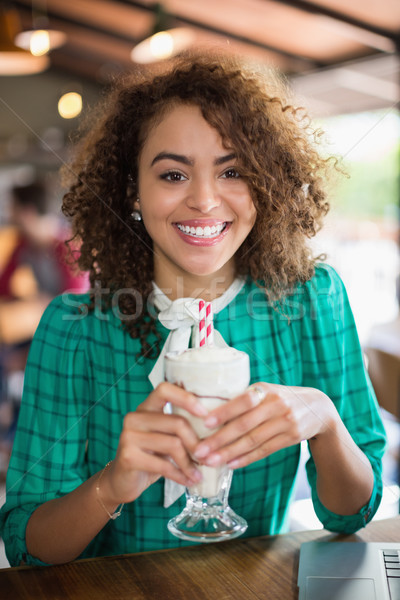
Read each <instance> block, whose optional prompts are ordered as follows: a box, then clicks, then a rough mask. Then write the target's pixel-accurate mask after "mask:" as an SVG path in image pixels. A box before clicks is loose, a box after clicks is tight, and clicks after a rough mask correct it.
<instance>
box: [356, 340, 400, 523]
mask: <svg viewBox="0 0 400 600" xmlns="http://www.w3.org/2000/svg"><path fill="white" fill-rule="evenodd" d="M364 353H365V356H366V358H367V367H368V373H369V376H370V378H371V382H372V385H373V388H374V390H375V394H376V398H377V400H378V403H379V406H380V407H381V408H383V409H384V410H385V411H387V412H388V413H390V414H391V415H393V416H394V418H395V419H396V421H397V427H395V428H394V429H393V431H391V432H390V431H389V429H388V428H387V425H388V424H391V425H395V423H389V422H388V424H387V425H386V426H385V427H386V431H387V433H388V449H387V455H388V456H387V460H389V463H391V464H392V466H393V469H394V471H395V472H394V478H395V483H396V484H397V485H398V486H400V434H399V431H400V356H398V355H397V354H391V353H389V352H385V351H384V350H381V349H380V348H374V347H371V346H367V347H365V348H364ZM393 432H394V435H393ZM389 433H391V435H389ZM398 510H399V512H400V499H399V506H398Z"/></svg>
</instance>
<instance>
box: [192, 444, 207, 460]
mask: <svg viewBox="0 0 400 600" xmlns="http://www.w3.org/2000/svg"><path fill="white" fill-rule="evenodd" d="M209 452H210V448H209V447H208V446H199V447H198V448H197V450H196V452H195V453H194V455H195V457H196V458H204V457H205V456H207V454H208V453H209Z"/></svg>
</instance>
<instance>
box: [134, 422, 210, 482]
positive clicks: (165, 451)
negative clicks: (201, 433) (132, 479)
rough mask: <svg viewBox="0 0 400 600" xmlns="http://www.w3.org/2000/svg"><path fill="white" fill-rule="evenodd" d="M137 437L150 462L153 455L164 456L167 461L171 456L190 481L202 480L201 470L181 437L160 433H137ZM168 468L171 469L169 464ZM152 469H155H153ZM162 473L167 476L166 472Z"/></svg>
mask: <svg viewBox="0 0 400 600" xmlns="http://www.w3.org/2000/svg"><path fill="white" fill-rule="evenodd" d="M135 437H136V443H137V444H138V445H139V447H140V449H141V451H142V452H145V453H147V455H148V456H149V457H150V458H149V459H148V460H149V462H150V463H151V461H152V458H153V457H157V458H160V457H162V458H163V459H164V460H166V462H170V458H171V459H172V460H173V462H174V463H175V464H174V465H173V466H174V467H175V468H176V469H178V470H179V471H181V472H182V473H183V474H184V476H185V477H186V479H187V480H188V481H191V482H193V483H194V482H199V481H200V480H201V473H200V471H199V470H198V469H197V468H196V466H195V464H194V463H193V461H192V460H191V458H190V456H189V454H188V452H187V451H186V448H185V447H184V445H183V443H182V441H181V440H180V439H179V438H177V437H174V436H171V435H160V434H158V433H150V434H149V433H147V434H139V436H138V435H137V434H135ZM168 469H169V470H170V467H169V466H168ZM151 470H152V471H153V469H151ZM161 474H162V475H164V476H165V473H164V472H162V473H161Z"/></svg>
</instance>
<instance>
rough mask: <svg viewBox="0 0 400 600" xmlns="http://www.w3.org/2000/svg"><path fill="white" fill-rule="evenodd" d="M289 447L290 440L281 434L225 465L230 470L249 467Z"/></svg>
mask: <svg viewBox="0 0 400 600" xmlns="http://www.w3.org/2000/svg"><path fill="white" fill-rule="evenodd" d="M291 445H292V444H291V443H290V438H289V437H288V436H287V435H286V434H285V433H282V434H279V435H277V436H275V437H274V438H272V439H270V440H268V441H267V442H264V443H263V444H262V445H261V446H259V447H258V448H256V449H254V450H253V451H251V452H248V453H247V454H244V455H242V456H238V457H236V458H235V459H233V460H231V461H229V462H228V463H227V465H228V467H229V468H230V469H240V468H242V467H247V465H250V464H251V463H253V462H256V461H257V460H261V459H262V458H265V457H266V456H269V455H271V454H273V453H274V452H277V451H278V450H282V448H287V447H289V446H291Z"/></svg>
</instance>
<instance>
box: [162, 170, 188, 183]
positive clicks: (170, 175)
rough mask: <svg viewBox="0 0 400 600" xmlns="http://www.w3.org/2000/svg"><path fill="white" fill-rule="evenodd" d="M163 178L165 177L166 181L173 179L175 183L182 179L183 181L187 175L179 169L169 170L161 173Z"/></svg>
mask: <svg viewBox="0 0 400 600" xmlns="http://www.w3.org/2000/svg"><path fill="white" fill-rule="evenodd" d="M161 179H164V180H166V181H171V182H173V183H175V182H178V183H179V182H180V181H183V180H184V179H186V177H185V175H183V174H182V173H180V172H179V171H167V172H166V173H163V174H162V175H161Z"/></svg>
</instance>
